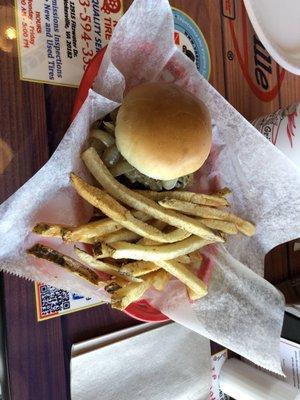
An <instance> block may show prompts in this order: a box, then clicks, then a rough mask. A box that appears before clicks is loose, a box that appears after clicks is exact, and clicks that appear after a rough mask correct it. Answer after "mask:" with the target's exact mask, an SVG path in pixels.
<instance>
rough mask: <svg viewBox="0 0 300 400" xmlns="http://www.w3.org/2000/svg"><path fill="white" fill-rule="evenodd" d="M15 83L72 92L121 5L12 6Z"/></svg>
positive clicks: (51, 2) (44, 1)
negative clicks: (17, 79) (16, 57)
mask: <svg viewBox="0 0 300 400" xmlns="http://www.w3.org/2000/svg"><path fill="white" fill-rule="evenodd" d="M15 2H16V16H17V29H18V50H19V64H20V77H21V79H23V80H26V81H34V82H42V83H52V84H55V85H65V86H78V85H79V83H80V80H81V77H82V75H83V72H84V70H85V68H86V66H87V64H88V63H89V61H90V60H91V59H92V58H93V57H94V56H95V54H96V53H97V52H98V51H99V50H100V49H101V48H102V47H104V46H105V45H106V44H107V43H108V41H109V39H110V37H111V35H112V32H113V30H114V27H115V26H116V24H117V22H118V20H119V19H120V17H121V15H122V13H123V4H122V1H121V0H16V1H15Z"/></svg>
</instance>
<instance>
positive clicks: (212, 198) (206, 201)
mask: <svg viewBox="0 0 300 400" xmlns="http://www.w3.org/2000/svg"><path fill="white" fill-rule="evenodd" d="M136 192H137V193H140V194H141V195H143V196H146V197H147V198H150V199H152V200H154V201H159V200H163V199H165V198H168V199H176V200H182V201H188V202H190V203H194V204H202V205H206V206H213V207H224V206H228V201H227V199H225V198H224V197H221V196H218V195H215V194H201V193H192V192H185V191H180V190H172V191H171V190H170V191H169V190H166V191H163V192H155V191H152V190H137V191H136Z"/></svg>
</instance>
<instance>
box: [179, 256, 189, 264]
mask: <svg viewBox="0 0 300 400" xmlns="http://www.w3.org/2000/svg"><path fill="white" fill-rule="evenodd" d="M176 261H178V262H181V263H182V264H190V262H191V259H190V257H189V256H188V255H187V254H186V255H183V256H179V257H177V258H176Z"/></svg>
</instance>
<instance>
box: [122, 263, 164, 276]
mask: <svg viewBox="0 0 300 400" xmlns="http://www.w3.org/2000/svg"><path fill="white" fill-rule="evenodd" d="M159 268H160V267H159V266H158V265H156V264H154V263H153V262H151V261H135V262H130V263H128V264H125V265H122V267H121V268H120V270H119V271H120V274H122V275H123V274H124V275H125V276H126V275H129V276H134V277H139V276H143V275H146V274H149V273H150V272H153V271H157V270H158V269H159Z"/></svg>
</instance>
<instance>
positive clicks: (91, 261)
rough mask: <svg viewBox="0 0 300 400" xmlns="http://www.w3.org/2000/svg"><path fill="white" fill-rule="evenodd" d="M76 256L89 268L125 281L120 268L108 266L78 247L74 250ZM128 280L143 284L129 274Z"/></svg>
mask: <svg viewBox="0 0 300 400" xmlns="http://www.w3.org/2000/svg"><path fill="white" fill-rule="evenodd" d="M74 251H75V253H76V255H77V256H78V257H79V258H80V260H81V261H83V262H84V263H85V264H86V265H88V266H89V267H91V268H93V269H96V270H97V271H101V272H105V273H106V274H109V275H113V276H115V277H119V278H122V279H124V274H121V273H120V268H119V267H117V266H115V265H113V264H108V263H106V262H103V261H100V260H96V259H95V258H94V257H93V256H91V255H90V254H88V253H86V252H85V251H83V250H81V249H79V248H78V247H75V248H74ZM126 278H127V280H130V281H132V282H141V281H142V280H141V279H138V278H135V277H134V276H132V275H130V274H129V273H128V274H127V275H126Z"/></svg>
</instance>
